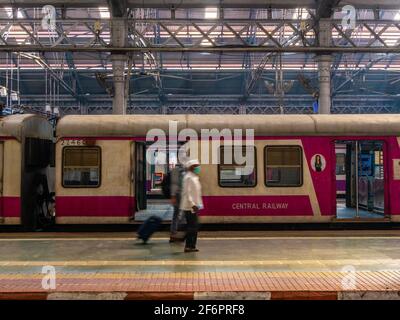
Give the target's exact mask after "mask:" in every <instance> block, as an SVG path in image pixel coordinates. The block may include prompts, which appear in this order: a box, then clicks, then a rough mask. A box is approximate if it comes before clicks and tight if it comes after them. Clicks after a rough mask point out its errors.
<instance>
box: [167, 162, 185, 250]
mask: <svg viewBox="0 0 400 320" xmlns="http://www.w3.org/2000/svg"><path fill="white" fill-rule="evenodd" d="M184 175H185V169H184V168H183V166H182V165H181V164H177V165H176V166H175V168H174V169H172V171H171V204H172V205H173V207H174V214H173V216H172V221H171V235H170V238H169V242H178V241H183V240H184V238H183V237H178V226H179V223H180V220H181V216H180V209H179V206H180V203H181V192H182V183H183V177H184Z"/></svg>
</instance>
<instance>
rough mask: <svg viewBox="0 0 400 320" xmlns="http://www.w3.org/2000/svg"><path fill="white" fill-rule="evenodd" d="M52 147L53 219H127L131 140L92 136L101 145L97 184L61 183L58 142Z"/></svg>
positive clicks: (130, 211)
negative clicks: (54, 196) (53, 156)
mask: <svg viewBox="0 0 400 320" xmlns="http://www.w3.org/2000/svg"><path fill="white" fill-rule="evenodd" d="M62 144H63V142H61V141H60V142H58V143H57V147H56V163H57V174H56V221H57V223H60V224H63V223H97V224H102V223H127V222H128V221H129V218H130V217H131V216H132V214H133V205H134V197H133V196H132V194H133V190H132V183H131V154H130V153H131V142H130V141H127V140H96V142H95V146H98V147H100V149H101V173H100V175H101V177H100V181H101V182H100V186H98V187H94V188H87V187H79V188H76V187H67V188H66V187H63V185H62V170H63V169H62V148H63V147H65V144H66V143H65V142H64V145H62Z"/></svg>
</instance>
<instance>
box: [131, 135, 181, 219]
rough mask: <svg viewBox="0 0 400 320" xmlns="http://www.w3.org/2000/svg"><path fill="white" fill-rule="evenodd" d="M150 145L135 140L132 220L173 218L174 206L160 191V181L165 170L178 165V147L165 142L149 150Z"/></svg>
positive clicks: (165, 173) (166, 173)
mask: <svg viewBox="0 0 400 320" xmlns="http://www.w3.org/2000/svg"><path fill="white" fill-rule="evenodd" d="M149 147H150V145H149V144H146V143H144V142H136V166H135V176H136V179H135V181H136V182H135V190H136V199H137V200H136V213H135V221H144V220H146V219H147V218H148V217H150V216H158V217H160V218H162V219H163V220H165V221H169V220H171V219H172V215H173V207H172V205H171V201H170V199H168V198H166V197H165V195H164V193H163V191H162V182H163V180H164V179H165V177H166V176H167V175H168V173H169V172H170V171H171V170H173V169H174V168H175V166H177V165H178V147H176V148H174V147H173V146H170V145H168V144H166V146H165V148H164V149H163V148H161V147H159V148H157V150H155V151H151V152H148V149H149Z"/></svg>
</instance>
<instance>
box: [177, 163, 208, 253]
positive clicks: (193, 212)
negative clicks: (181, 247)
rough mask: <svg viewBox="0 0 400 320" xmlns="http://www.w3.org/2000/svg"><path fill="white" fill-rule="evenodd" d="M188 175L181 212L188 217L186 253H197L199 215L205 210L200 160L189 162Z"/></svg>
mask: <svg viewBox="0 0 400 320" xmlns="http://www.w3.org/2000/svg"><path fill="white" fill-rule="evenodd" d="M185 167H186V170H187V173H186V175H185V177H184V178H183V186H182V198H181V207H180V208H181V210H182V211H183V212H184V214H185V217H186V227H187V229H186V245H185V252H197V251H199V250H198V249H197V248H196V243H197V231H198V226H199V223H198V219H199V217H198V214H199V211H200V209H202V208H203V200H202V196H201V184H200V179H199V174H200V163H199V161H198V160H189V161H187V162H186V164H185Z"/></svg>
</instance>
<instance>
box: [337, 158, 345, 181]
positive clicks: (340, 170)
mask: <svg viewBox="0 0 400 320" xmlns="http://www.w3.org/2000/svg"><path fill="white" fill-rule="evenodd" d="M345 166H346V154H345V153H336V175H337V176H339V175H344V174H346V167H345Z"/></svg>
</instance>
